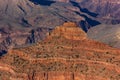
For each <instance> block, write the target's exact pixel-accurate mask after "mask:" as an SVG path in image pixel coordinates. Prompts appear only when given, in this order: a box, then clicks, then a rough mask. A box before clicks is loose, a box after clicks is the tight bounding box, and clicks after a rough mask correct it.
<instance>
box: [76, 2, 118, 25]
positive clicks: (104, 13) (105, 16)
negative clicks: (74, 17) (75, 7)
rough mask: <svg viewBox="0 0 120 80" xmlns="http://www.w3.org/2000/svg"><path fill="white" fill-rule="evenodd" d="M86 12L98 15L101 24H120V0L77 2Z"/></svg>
mask: <svg viewBox="0 0 120 80" xmlns="http://www.w3.org/2000/svg"><path fill="white" fill-rule="evenodd" d="M77 1H78V2H80V5H81V7H82V8H84V10H85V11H86V9H88V10H90V11H92V12H94V13H98V14H99V15H98V16H97V18H96V20H97V19H98V21H100V22H101V23H107V24H119V23H120V8H119V7H120V0H77Z"/></svg>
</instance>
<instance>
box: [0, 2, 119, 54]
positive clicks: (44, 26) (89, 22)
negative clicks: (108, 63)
mask: <svg viewBox="0 0 120 80" xmlns="http://www.w3.org/2000/svg"><path fill="white" fill-rule="evenodd" d="M99 2H100V3H99ZM114 10H115V11H114ZM119 13H120V10H119V0H114V1H113V0H102V1H100V0H44V1H40V0H4V1H3V0H1V1H0V53H1V54H2V53H3V52H6V51H7V50H8V48H9V47H11V46H12V47H17V46H20V45H23V46H24V45H29V44H32V43H35V42H38V41H40V40H43V39H44V38H45V37H46V33H47V32H50V31H51V30H53V29H54V28H55V27H56V26H59V25H62V24H63V23H64V22H67V21H72V22H75V23H77V24H78V26H79V27H81V28H82V29H83V30H84V31H85V32H87V31H88V30H89V29H90V28H91V27H94V26H97V25H99V24H103V23H105V24H114V25H115V24H119V22H120V18H119ZM113 33H114V32H113Z"/></svg>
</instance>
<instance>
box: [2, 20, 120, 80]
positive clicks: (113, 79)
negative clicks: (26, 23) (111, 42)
mask: <svg viewBox="0 0 120 80" xmlns="http://www.w3.org/2000/svg"><path fill="white" fill-rule="evenodd" d="M119 61H120V50H118V49H114V48H111V47H109V46H107V45H105V44H102V43H99V42H95V41H93V40H89V39H87V36H86V34H85V33H84V32H83V31H82V30H81V29H80V28H78V27H77V26H76V25H75V24H74V23H71V22H68V23H65V24H63V25H62V26H59V27H57V28H55V29H54V30H53V31H52V32H51V33H49V34H48V37H47V38H46V39H45V40H44V41H41V42H38V43H36V44H34V45H32V46H29V47H24V48H16V49H12V50H9V52H8V53H7V54H6V55H4V56H2V57H1V58H0V79H1V80H119V79H120V62H119Z"/></svg>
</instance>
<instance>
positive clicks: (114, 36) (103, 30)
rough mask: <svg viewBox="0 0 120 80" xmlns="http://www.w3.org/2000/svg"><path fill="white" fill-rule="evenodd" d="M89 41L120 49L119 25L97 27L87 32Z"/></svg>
mask: <svg viewBox="0 0 120 80" xmlns="http://www.w3.org/2000/svg"><path fill="white" fill-rule="evenodd" d="M87 34H88V37H89V38H90V39H94V40H97V41H101V42H103V43H106V44H108V45H110V46H113V47H116V48H120V25H119V24H118V25H106V24H102V25H98V26H95V27H93V28H91V29H89V31H88V32H87Z"/></svg>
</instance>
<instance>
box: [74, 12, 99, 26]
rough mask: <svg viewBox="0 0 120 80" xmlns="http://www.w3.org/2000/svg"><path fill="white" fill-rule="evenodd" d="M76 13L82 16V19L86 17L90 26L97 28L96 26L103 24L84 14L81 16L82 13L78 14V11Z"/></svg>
mask: <svg viewBox="0 0 120 80" xmlns="http://www.w3.org/2000/svg"><path fill="white" fill-rule="evenodd" d="M75 13H76V14H78V15H80V16H82V17H84V18H85V20H86V21H87V22H88V24H90V26H96V25H99V24H101V23H100V22H99V21H97V20H93V19H91V18H89V17H87V16H86V15H84V14H80V13H79V12H77V11H76V12H75Z"/></svg>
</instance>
